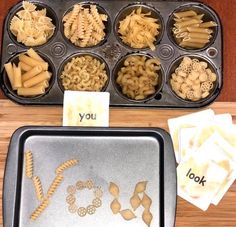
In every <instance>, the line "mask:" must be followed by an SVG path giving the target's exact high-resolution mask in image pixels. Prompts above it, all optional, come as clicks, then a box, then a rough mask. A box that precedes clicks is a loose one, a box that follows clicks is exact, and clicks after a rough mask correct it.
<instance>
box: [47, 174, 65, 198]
mask: <svg viewBox="0 0 236 227" xmlns="http://www.w3.org/2000/svg"><path fill="white" fill-rule="evenodd" d="M63 179H64V177H63V176H62V175H57V176H56V177H55V179H54V180H53V182H52V184H51V185H50V187H49V189H48V192H47V197H48V198H50V197H52V195H53V194H54V193H55V191H56V190H57V188H58V187H59V185H60V184H61V183H62V181H63Z"/></svg>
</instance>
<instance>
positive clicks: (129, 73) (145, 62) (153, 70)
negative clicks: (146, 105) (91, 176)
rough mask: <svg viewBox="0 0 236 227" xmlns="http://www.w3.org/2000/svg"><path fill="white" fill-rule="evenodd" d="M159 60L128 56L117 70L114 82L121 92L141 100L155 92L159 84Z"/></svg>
mask: <svg viewBox="0 0 236 227" xmlns="http://www.w3.org/2000/svg"><path fill="white" fill-rule="evenodd" d="M160 64H161V63H160V61H159V59H157V58H147V57H146V56H129V57H127V58H126V60H125V61H124V66H123V67H122V68H121V69H120V71H119V72H118V76H117V78H116V83H117V84H118V85H119V86H120V87H121V89H122V93H123V94H124V95H126V96H127V97H128V98H131V99H134V100H143V99H146V98H147V97H149V96H150V95H153V94H155V92H156V87H157V86H158V84H159V75H158V71H159V70H160V68H161V67H160Z"/></svg>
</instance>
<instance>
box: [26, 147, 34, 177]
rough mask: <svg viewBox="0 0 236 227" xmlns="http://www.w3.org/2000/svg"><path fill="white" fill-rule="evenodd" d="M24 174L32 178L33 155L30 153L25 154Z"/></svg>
mask: <svg viewBox="0 0 236 227" xmlns="http://www.w3.org/2000/svg"><path fill="white" fill-rule="evenodd" d="M25 174H26V176H27V177H28V178H30V179H31V178H32V177H33V154H32V152H31V151H26V152H25Z"/></svg>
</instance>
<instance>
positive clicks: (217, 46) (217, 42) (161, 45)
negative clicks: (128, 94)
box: [0, 0, 223, 108]
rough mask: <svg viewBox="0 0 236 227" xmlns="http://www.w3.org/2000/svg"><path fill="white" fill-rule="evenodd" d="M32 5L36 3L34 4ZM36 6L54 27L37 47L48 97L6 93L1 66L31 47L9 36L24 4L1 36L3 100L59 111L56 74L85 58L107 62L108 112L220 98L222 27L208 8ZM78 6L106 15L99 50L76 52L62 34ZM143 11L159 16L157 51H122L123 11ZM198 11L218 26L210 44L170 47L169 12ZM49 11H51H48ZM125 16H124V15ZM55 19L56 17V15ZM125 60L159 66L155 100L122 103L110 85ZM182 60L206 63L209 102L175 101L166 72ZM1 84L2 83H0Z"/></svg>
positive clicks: (45, 1) (46, 0)
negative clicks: (210, 79) (212, 79)
mask: <svg viewBox="0 0 236 227" xmlns="http://www.w3.org/2000/svg"><path fill="white" fill-rule="evenodd" d="M32 2H34V1H32ZM35 3H36V5H39V6H45V7H46V8H47V10H48V16H50V17H52V19H53V23H54V24H55V25H56V29H55V32H54V36H53V37H51V39H50V40H49V41H48V42H47V43H46V44H44V45H42V46H38V47H36V48H35V49H36V51H37V52H38V53H40V54H42V56H45V59H46V60H47V61H49V63H50V62H51V64H52V66H51V67H52V70H54V73H53V74H54V75H53V79H52V81H51V87H50V89H49V90H48V92H47V93H46V94H45V95H43V96H40V97H36V98H25V97H19V96H16V95H15V94H14V92H12V91H11V89H10V88H9V84H8V82H7V79H6V75H5V70H4V64H6V63H7V62H8V61H9V60H11V59H13V58H14V56H17V55H18V54H19V53H22V52H26V51H27V49H28V48H29V47H26V46H24V45H22V44H20V43H17V41H16V40H14V39H13V37H12V34H11V33H10V31H9V23H10V20H11V18H12V17H13V15H14V14H15V13H16V12H17V11H19V9H20V8H21V7H22V2H20V3H18V4H17V5H16V6H14V7H13V8H12V9H10V11H9V13H8V15H7V17H6V19H5V23H4V31H6V32H5V33H4V34H3V39H2V59H1V73H2V76H1V81H0V83H1V84H0V85H1V88H2V90H3V91H4V93H5V95H6V96H7V97H8V98H9V99H11V100H13V101H15V102H17V103H20V104H31V105H32V104H36V105H62V104H63V93H64V92H63V90H64V89H62V88H61V85H60V79H59V78H60V73H61V69H62V67H63V65H64V64H65V62H66V61H67V60H68V59H69V58H70V57H71V56H75V55H84V54H89V55H93V56H97V57H98V58H99V59H102V60H104V61H105V62H106V65H107V70H108V74H109V77H110V78H109V81H108V84H107V85H106V87H105V88H104V90H103V91H105V92H109V93H110V106H112V107H148V108H150V107H154V108H200V107H204V106H206V105H209V104H210V103H212V102H213V101H214V100H215V99H216V98H217V96H218V95H219V93H220V91H221V89H222V85H223V73H222V72H223V68H222V40H223V36H222V27H221V22H220V19H219V17H218V15H217V14H216V13H215V12H214V10H212V9H211V8H210V7H208V6H206V5H205V4H202V3H196V2H191V1H189V2H184V3H183V2H180V1H169V2H166V1H165V2H163V1H154V0H152V1H142V2H135V1H127V0H126V1H109V0H102V1H99V2H97V1H89V2H88V1H78V0H72V1H66V0H61V1H60V5H63V9H62V8H60V7H58V1H51V0H41V1H35ZM78 3H81V4H83V5H86V6H87V5H88V4H96V5H98V10H101V11H100V12H102V13H106V14H107V15H108V18H109V19H108V27H107V31H106V32H107V33H106V34H107V36H106V38H105V39H104V40H103V41H102V42H101V43H100V44H99V45H97V46H95V47H89V48H81V47H76V46H74V45H73V44H72V43H71V42H70V41H69V40H68V39H67V38H65V36H64V34H63V22H62V18H63V16H64V15H65V14H66V13H67V12H69V10H71V9H72V7H73V6H74V5H75V4H78ZM140 5H142V7H143V8H145V10H147V9H150V10H153V12H155V15H158V16H159V17H158V18H159V19H160V22H161V24H162V26H161V27H162V31H161V33H160V35H159V36H158V40H157V43H155V46H156V50H155V51H151V50H150V49H149V48H145V49H141V50H140V49H139V50H137V49H133V48H131V47H128V46H126V45H124V44H123V43H122V42H121V41H120V40H119V36H118V34H117V26H118V19H119V18H122V17H123V18H124V17H125V16H126V14H125V13H124V12H125V10H127V9H129V10H132V9H134V8H135V7H136V8H138V7H139V6H140ZM191 7H192V8H197V9H199V10H200V9H202V10H203V11H204V12H209V14H210V15H212V17H213V18H214V21H215V22H216V23H217V24H218V26H217V30H216V33H215V36H214V41H213V42H211V43H210V45H209V46H208V47H205V48H203V49H199V50H185V49H182V48H179V47H178V46H176V45H175V44H174V43H173V40H172V38H171V37H170V32H171V28H170V27H169V26H170V20H171V17H172V16H173V12H175V11H176V10H183V9H184V8H186V9H189V8H191ZM52 9H53V10H52ZM126 12H127V11H126ZM54 14H55V15H54ZM129 54H138V55H139V54H141V55H142V54H144V55H147V56H152V57H154V58H159V59H160V61H161V67H162V70H161V73H162V86H161V88H160V89H159V90H158V92H157V93H156V95H155V96H151V97H149V98H148V99H146V100H141V101H134V100H130V99H128V98H125V97H123V96H122V95H121V94H120V92H119V89H117V87H116V84H115V83H114V77H115V71H116V68H117V64H118V61H120V59H122V58H124V57H126V56H127V55H129ZM185 55H189V56H195V55H197V56H199V57H202V58H204V59H205V60H206V61H207V62H210V63H211V65H212V67H213V68H214V69H215V71H216V74H217V75H218V84H217V87H216V88H215V90H214V93H213V94H212V96H211V97H208V98H207V99H204V100H202V101H201V102H186V101H184V100H181V99H179V98H178V97H176V95H175V94H173V92H172V91H171V89H170V86H169V82H168V80H169V77H170V75H169V71H170V70H171V69H170V68H171V66H172V63H173V62H174V61H175V60H176V59H178V58H181V57H183V56H185ZM4 78H5V79H4Z"/></svg>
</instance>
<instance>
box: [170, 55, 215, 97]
mask: <svg viewBox="0 0 236 227" xmlns="http://www.w3.org/2000/svg"><path fill="white" fill-rule="evenodd" d="M216 80H217V76H216V74H215V73H214V72H212V70H211V69H210V68H208V64H207V62H205V61H199V60H198V59H196V58H193V59H191V58H189V57H184V58H183V60H182V62H181V63H180V65H179V66H178V67H177V68H176V70H175V72H174V73H172V75H171V78H170V85H171V87H172V89H173V91H174V92H175V93H176V94H177V95H178V96H179V97H180V98H182V99H185V100H190V101H199V100H201V99H203V98H206V97H207V96H209V95H210V92H211V91H212V90H213V88H214V85H215V83H216Z"/></svg>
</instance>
